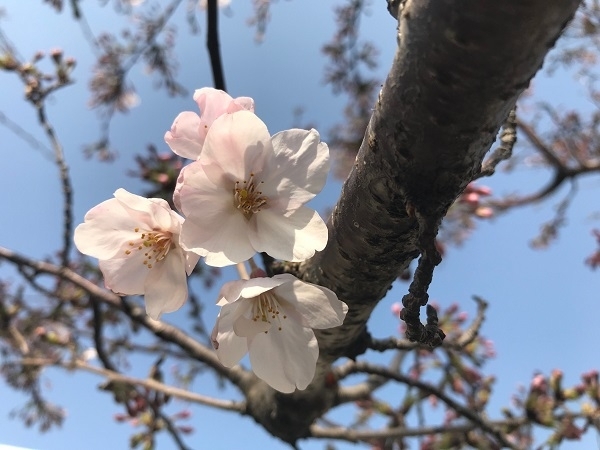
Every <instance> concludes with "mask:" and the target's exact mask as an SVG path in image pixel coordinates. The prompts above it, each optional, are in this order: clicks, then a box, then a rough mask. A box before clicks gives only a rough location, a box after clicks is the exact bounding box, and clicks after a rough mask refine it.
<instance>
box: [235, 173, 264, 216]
mask: <svg viewBox="0 0 600 450" xmlns="http://www.w3.org/2000/svg"><path fill="white" fill-rule="evenodd" d="M262 183H264V181H260V182H259V181H256V180H255V179H254V174H253V173H251V174H250V179H249V180H246V181H236V182H235V187H234V188H233V204H234V205H235V207H236V208H237V209H239V210H240V211H241V212H242V213H243V214H244V216H245V217H246V219H249V218H250V217H252V215H253V214H256V213H257V212H259V211H260V208H261V207H263V206H264V205H266V204H267V197H263V196H262V192H261V191H259V190H257V186H258V185H260V184H262Z"/></svg>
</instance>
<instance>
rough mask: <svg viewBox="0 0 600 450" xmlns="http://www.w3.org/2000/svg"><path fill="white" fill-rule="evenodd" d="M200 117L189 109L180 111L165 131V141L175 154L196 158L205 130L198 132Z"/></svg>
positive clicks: (200, 149)
mask: <svg viewBox="0 0 600 450" xmlns="http://www.w3.org/2000/svg"><path fill="white" fill-rule="evenodd" d="M200 127H201V123H200V117H199V116H198V114H196V113H194V112H191V111H184V112H182V113H180V114H179V115H178V116H177V117H176V118H175V121H174V122H173V125H171V130H170V131H167V132H166V133H165V142H166V143H167V145H168V146H169V147H170V148H171V150H173V153H175V154H176V155H179V156H182V157H184V158H188V159H194V160H195V159H198V156H200V152H201V151H202V146H203V145H204V138H205V137H206V132H204V133H201V132H200Z"/></svg>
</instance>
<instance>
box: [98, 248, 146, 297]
mask: <svg viewBox="0 0 600 450" xmlns="http://www.w3.org/2000/svg"><path fill="white" fill-rule="evenodd" d="M145 259H146V257H145V256H144V254H143V253H142V252H132V253H131V255H129V256H127V257H125V258H119V259H108V260H106V261H100V262H99V266H100V270H101V271H102V275H104V284H105V285H106V287H107V288H108V289H110V290H111V291H113V292H114V293H116V294H122V295H142V294H143V293H144V289H145V288H144V286H145V284H146V278H148V275H149V274H150V271H151V269H148V267H147V266H145V265H144V264H143V261H144V260H145Z"/></svg>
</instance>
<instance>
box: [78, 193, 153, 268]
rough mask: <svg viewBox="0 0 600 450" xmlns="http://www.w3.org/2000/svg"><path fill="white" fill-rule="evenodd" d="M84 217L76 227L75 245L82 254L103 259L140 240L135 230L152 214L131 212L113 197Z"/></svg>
mask: <svg viewBox="0 0 600 450" xmlns="http://www.w3.org/2000/svg"><path fill="white" fill-rule="evenodd" d="M84 220H85V222H84V223H82V224H80V225H79V226H77V228H76V229H75V235H74V241H75V245H76V246H77V248H78V249H79V251H80V252H81V253H83V254H86V255H89V256H93V257H94V258H98V259H101V260H102V259H110V258H113V257H115V256H116V255H118V254H119V253H122V252H124V251H125V249H126V247H127V243H128V242H130V241H132V240H136V239H138V237H139V234H138V233H136V232H135V231H134V230H135V229H136V228H137V227H142V226H143V225H144V223H145V222H147V221H148V215H147V214H146V215H143V214H136V213H135V211H133V212H132V211H128V210H127V209H126V208H125V207H124V206H123V204H121V202H119V200H117V199H115V198H111V199H110V200H106V201H104V202H102V203H100V204H99V205H97V206H95V207H93V208H92V209H90V210H89V211H88V212H87V214H86V215H85V219H84ZM123 256H124V255H123Z"/></svg>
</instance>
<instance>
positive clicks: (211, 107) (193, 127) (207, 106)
mask: <svg viewBox="0 0 600 450" xmlns="http://www.w3.org/2000/svg"><path fill="white" fill-rule="evenodd" d="M194 101H195V102H196V103H197V104H198V108H200V111H202V114H201V115H200V116H199V115H198V114H196V113H195V112H192V111H184V112H182V113H181V114H179V115H178V116H177V117H176V118H175V121H174V122H173V125H172V126H171V130H170V131H167V132H166V133H165V142H166V143H167V144H168V145H169V147H171V150H173V152H174V153H176V154H177V155H179V156H183V157H184V158H188V159H197V158H198V156H199V155H200V152H201V151H202V146H203V145H204V140H205V139H206V134H207V133H208V130H209V129H210V126H211V125H212V123H213V122H214V121H215V119H216V118H217V117H219V116H221V115H223V114H225V113H232V112H235V111H241V110H248V111H252V112H253V111H254V100H252V99H251V98H250V97H238V98H236V99H234V98H232V97H231V96H230V95H229V94H227V93H226V92H224V91H221V90H218V89H213V88H208V87H206V88H202V89H197V90H196V91H195V92H194Z"/></svg>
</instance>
